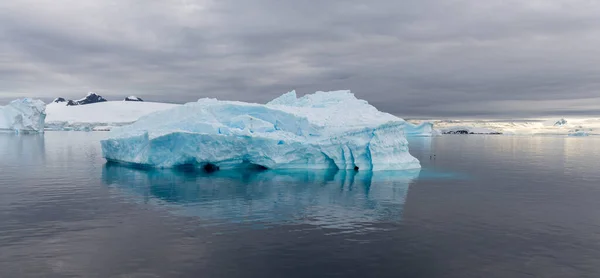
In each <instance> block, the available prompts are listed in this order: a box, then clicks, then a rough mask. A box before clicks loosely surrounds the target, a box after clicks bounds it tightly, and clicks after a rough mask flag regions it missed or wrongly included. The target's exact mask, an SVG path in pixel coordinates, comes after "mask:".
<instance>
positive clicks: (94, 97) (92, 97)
mask: <svg viewBox="0 0 600 278" xmlns="http://www.w3.org/2000/svg"><path fill="white" fill-rule="evenodd" d="M105 101H107V100H106V99H105V98H103V97H102V96H100V95H98V94H96V93H92V92H90V93H88V94H87V95H86V96H85V97H84V98H82V99H78V100H69V101H67V106H76V105H85V104H92V103H98V102H105Z"/></svg>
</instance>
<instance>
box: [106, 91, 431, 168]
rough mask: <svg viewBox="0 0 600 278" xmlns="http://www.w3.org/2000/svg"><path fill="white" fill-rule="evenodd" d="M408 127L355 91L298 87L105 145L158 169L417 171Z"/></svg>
mask: <svg viewBox="0 0 600 278" xmlns="http://www.w3.org/2000/svg"><path fill="white" fill-rule="evenodd" d="M405 126H406V122H405V121H404V120H403V119H400V118H398V117H395V116H393V115H391V114H388V113H383V112H380V111H378V110H377V109H376V108H375V107H373V106H371V105H369V104H368V103H367V102H366V101H364V100H360V99H357V98H356V97H355V96H354V95H353V94H352V93H350V92H349V91H336V92H317V93H315V94H311V95H306V96H304V97H301V98H297V97H296V93H295V92H290V93H287V94H284V95H282V96H281V97H279V98H276V99H275V100H273V101H271V102H269V103H267V104H266V105H264V104H254V103H244V102H237V101H219V100H216V99H200V100H199V101H198V102H195V103H188V104H185V105H183V106H179V107H175V108H172V109H168V110H164V111H159V112H155V113H152V114H149V115H146V116H144V117H142V118H140V119H139V120H138V121H137V122H135V123H133V124H131V125H128V126H123V127H119V128H115V129H113V131H112V132H111V134H110V135H109V138H108V139H106V140H103V141H102V142H101V145H102V152H103V156H104V157H105V158H106V159H107V160H108V161H114V162H122V163H128V164H134V165H141V166H150V167H158V168H171V167H175V166H180V165H195V166H198V167H205V168H206V167H208V168H210V169H227V168H238V167H247V166H252V167H256V166H259V167H265V168H269V169H301V168H309V169H328V168H337V169H354V170H358V169H360V170H376V171H377V170H403V169H417V168H420V164H419V161H418V160H417V159H416V158H414V157H412V156H411V155H410V154H409V152H408V143H407V141H406V138H405V133H404V129H405Z"/></svg>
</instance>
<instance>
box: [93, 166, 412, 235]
mask: <svg viewBox="0 0 600 278" xmlns="http://www.w3.org/2000/svg"><path fill="white" fill-rule="evenodd" d="M102 175H103V181H104V183H106V184H107V185H109V186H114V187H116V188H118V189H119V190H121V191H122V192H124V193H130V194H133V198H134V199H136V200H141V201H143V202H145V203H153V204H157V205H163V206H168V207H174V208H175V210H174V211H176V212H177V213H180V214H182V215H186V216H196V217H199V218H200V219H202V220H203V221H209V222H211V223H212V224H222V223H247V224H253V225H255V224H257V225H261V226H269V225H282V224H308V225H315V226H318V227H321V228H333V229H344V230H346V229H350V230H354V231H358V230H363V229H369V227H368V226H369V225H371V224H374V223H378V222H394V221H400V220H401V215H402V209H403V206H404V203H405V200H406V195H407V193H408V188H409V185H410V183H411V182H412V181H413V180H414V179H415V178H417V177H418V176H419V170H410V171H384V172H369V171H359V172H356V171H338V170H335V171H314V170H313V171H311V170H300V171H272V170H266V171H250V170H248V171H218V172H215V173H205V172H204V171H201V170H195V169H187V170H186V169H179V170H169V169H163V170H157V169H136V168H130V167H125V166H123V165H119V164H113V163H107V164H105V166H104V168H103V171H102ZM128 195H129V194H128Z"/></svg>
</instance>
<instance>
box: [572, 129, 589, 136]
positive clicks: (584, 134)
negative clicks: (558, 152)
mask: <svg viewBox="0 0 600 278" xmlns="http://www.w3.org/2000/svg"><path fill="white" fill-rule="evenodd" d="M569 136H574V137H584V136H589V134H588V133H587V132H585V131H583V130H579V131H574V132H571V133H569Z"/></svg>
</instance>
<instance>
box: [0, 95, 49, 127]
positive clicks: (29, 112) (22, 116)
mask: <svg viewBox="0 0 600 278" xmlns="http://www.w3.org/2000/svg"><path fill="white" fill-rule="evenodd" d="M45 119H46V104H44V102H43V101H41V100H34V99H30V98H24V99H17V100H13V101H11V102H10V103H9V104H8V105H6V106H0V131H15V132H25V133H42V132H44V120H45Z"/></svg>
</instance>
